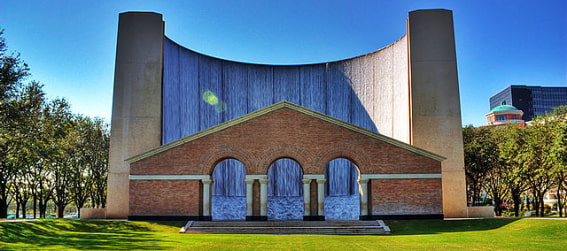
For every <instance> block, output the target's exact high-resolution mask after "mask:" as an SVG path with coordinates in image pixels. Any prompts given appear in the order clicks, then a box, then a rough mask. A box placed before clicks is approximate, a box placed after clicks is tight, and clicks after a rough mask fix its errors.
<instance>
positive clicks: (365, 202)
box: [360, 180, 368, 216]
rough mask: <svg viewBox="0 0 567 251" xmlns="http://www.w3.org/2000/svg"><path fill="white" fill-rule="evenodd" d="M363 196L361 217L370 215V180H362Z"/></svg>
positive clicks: (361, 197)
mask: <svg viewBox="0 0 567 251" xmlns="http://www.w3.org/2000/svg"><path fill="white" fill-rule="evenodd" d="M360 186H361V188H362V194H361V195H360V216H366V215H368V180H360Z"/></svg>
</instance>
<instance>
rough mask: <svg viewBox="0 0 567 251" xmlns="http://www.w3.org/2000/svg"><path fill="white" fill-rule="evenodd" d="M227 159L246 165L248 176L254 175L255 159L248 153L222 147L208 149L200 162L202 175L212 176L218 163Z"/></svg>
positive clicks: (229, 147)
mask: <svg viewBox="0 0 567 251" xmlns="http://www.w3.org/2000/svg"><path fill="white" fill-rule="evenodd" d="M225 159H236V160H238V161H240V162H241V163H242V164H243V165H244V170H245V171H246V174H252V173H253V170H255V169H256V168H254V162H253V159H254V158H253V157H252V156H251V155H250V154H249V153H248V152H246V151H243V150H241V149H238V148H236V147H233V146H221V147H214V148H211V149H208V151H207V152H206V153H205V154H203V156H202V157H201V159H200V161H199V169H200V172H201V173H202V174H208V175H212V174H213V171H214V170H215V167H216V166H217V164H218V163H220V162H221V161H223V160H225Z"/></svg>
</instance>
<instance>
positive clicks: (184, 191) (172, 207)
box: [130, 180, 201, 215]
mask: <svg viewBox="0 0 567 251" xmlns="http://www.w3.org/2000/svg"><path fill="white" fill-rule="evenodd" d="M199 198H200V182H199V181H198V180H131V181H130V214H131V215H199V208H200V201H201V200H200V199H199Z"/></svg>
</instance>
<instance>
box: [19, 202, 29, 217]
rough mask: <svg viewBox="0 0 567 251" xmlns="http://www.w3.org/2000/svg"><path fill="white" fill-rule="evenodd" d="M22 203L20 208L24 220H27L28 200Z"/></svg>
mask: <svg viewBox="0 0 567 251" xmlns="http://www.w3.org/2000/svg"><path fill="white" fill-rule="evenodd" d="M20 203H21V206H20V208H21V209H22V219H25V218H27V215H26V204H27V203H28V200H21V202H20Z"/></svg>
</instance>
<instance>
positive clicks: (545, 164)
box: [518, 117, 553, 216]
mask: <svg viewBox="0 0 567 251" xmlns="http://www.w3.org/2000/svg"><path fill="white" fill-rule="evenodd" d="M545 120H546V118H542V117H538V118H536V119H534V120H533V124H532V125H531V126H529V127H526V128H525V132H526V133H525V134H524V139H525V145H524V148H523V149H522V151H521V152H520V153H519V154H518V157H519V162H520V164H521V165H522V170H523V172H524V173H525V179H526V181H527V185H528V187H529V189H530V191H531V193H532V194H533V196H534V199H535V203H534V208H535V211H536V214H537V215H539V216H544V203H543V198H544V195H545V193H546V192H547V191H548V190H549V189H550V187H551V183H552V172H551V169H552V168H551V167H552V166H551V163H550V162H549V161H548V158H549V156H550V153H551V151H550V146H551V145H552V143H553V130H551V127H550V126H549V125H548V124H547V123H546V122H545Z"/></svg>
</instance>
